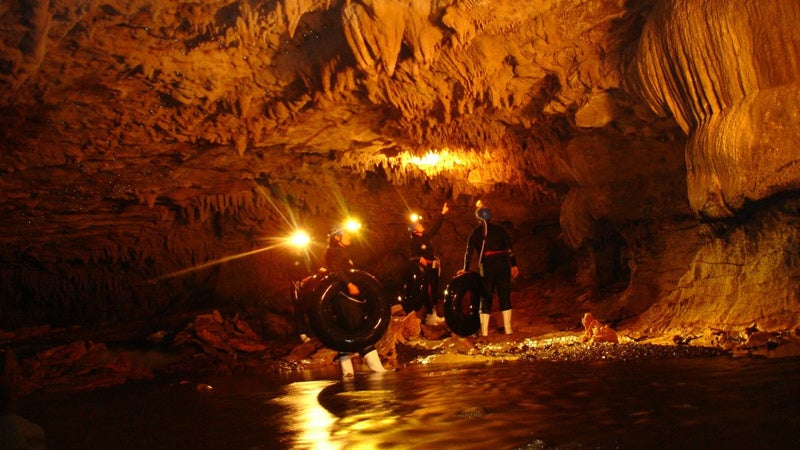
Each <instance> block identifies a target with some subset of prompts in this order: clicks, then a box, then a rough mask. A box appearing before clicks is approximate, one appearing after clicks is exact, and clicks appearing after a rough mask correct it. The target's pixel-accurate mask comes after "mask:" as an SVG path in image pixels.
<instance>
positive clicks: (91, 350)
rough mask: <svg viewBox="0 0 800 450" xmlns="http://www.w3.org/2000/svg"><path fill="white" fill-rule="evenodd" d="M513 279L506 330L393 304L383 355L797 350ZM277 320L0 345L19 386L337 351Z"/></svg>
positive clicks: (482, 358) (798, 350)
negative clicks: (616, 313)
mask: <svg viewBox="0 0 800 450" xmlns="http://www.w3.org/2000/svg"><path fill="white" fill-rule="evenodd" d="M515 284H516V286H515V287H514V292H513V294H512V305H513V328H514V332H513V333H512V334H510V335H506V334H505V333H504V332H503V329H502V325H501V318H500V314H499V313H498V312H495V313H493V314H492V325H491V327H490V332H489V336H485V337H480V336H466V337H462V336H458V335H455V334H453V333H451V332H450V330H449V329H448V327H447V326H446V325H444V324H442V325H436V326H427V325H425V324H424V322H423V321H422V320H421V314H419V313H413V312H412V313H409V314H406V313H404V312H403V310H402V308H401V307H400V305H395V306H394V307H393V315H392V322H391V324H390V327H389V330H388V331H387V333H386V335H385V336H384V338H383V339H381V341H380V342H378V344H377V345H376V347H377V348H378V351H379V353H380V354H381V357H382V360H383V361H384V365H385V366H386V367H387V368H393V369H402V367H405V366H409V365H414V364H436V363H442V364H448V363H451V364H465V363H481V362H487V363H488V362H493V361H509V360H525V361H536V360H546V361H587V360H622V361H632V360H640V359H654V358H696V357H787V356H797V355H800V336H798V332H797V331H796V330H795V331H792V332H783V333H775V332H761V331H758V330H756V329H755V328H753V329H748V330H745V332H744V333H743V334H742V335H733V334H730V333H722V332H718V331H713V330H709V331H708V332H706V333H701V334H699V335H687V336H684V335H676V334H672V333H670V334H661V335H648V334H647V333H645V332H643V331H642V330H633V329H628V328H625V325H624V323H622V322H620V323H610V324H609V323H602V322H600V321H593V320H592V314H598V311H602V298H603V297H604V296H609V295H615V294H618V293H619V292H618V291H617V292H614V290H613V289H611V290H608V292H594V293H593V294H592V295H589V294H588V293H586V292H584V291H585V290H584V291H582V290H581V289H579V288H578V287H576V285H575V283H574V281H573V280H570V277H564V276H558V275H553V276H550V277H547V278H542V279H536V280H527V281H517V282H515ZM598 299H600V300H598ZM495 306H496V305H495ZM587 313H589V315H587ZM265 314H266V316H265ZM265 317H266V318H265ZM587 318H588V320H587ZM281 321H283V322H282V323H283V325H284V326H283V329H284V330H287V326H288V325H287V324H288V323H289V322H288V321H287V320H286V319H281V318H280V317H278V316H276V315H274V314H269V313H264V312H263V311H247V312H241V311H239V312H236V311H232V312H220V311H219V310H212V311H201V312H195V313H190V314H189V313H187V314H183V315H180V316H176V317H170V318H168V319H164V320H160V321H159V323H158V324H157V325H158V326H159V327H158V329H157V330H156V331H153V327H154V322H153V321H152V320H150V321H143V322H128V323H125V324H114V325H108V326H105V327H101V328H94V329H87V328H81V327H72V328H67V329H54V328H51V327H49V326H41V327H35V328H26V329H22V330H15V331H3V330H0V353H2V354H3V360H4V374H5V376H6V377H7V378H8V379H10V381H11V382H12V385H14V386H15V389H16V390H17V391H18V392H21V393H26V392H28V393H29V392H32V391H36V390H47V391H80V390H89V389H96V388H100V387H106V386H113V385H118V384H123V383H126V382H128V381H133V380H140V379H152V378H154V377H158V376H172V375H176V376H181V375H182V374H195V375H196V374H203V373H208V374H210V373H213V374H217V375H219V374H234V373H268V372H287V371H301V370H306V369H314V368H324V367H326V366H328V365H332V364H335V362H334V358H335V356H336V352H334V351H333V350H330V349H328V348H325V347H324V346H323V345H322V343H321V342H319V341H318V340H317V339H313V338H312V339H311V340H310V341H308V342H305V343H303V342H301V341H300V339H299V338H298V337H296V336H295V335H294V334H292V333H291V332H289V331H286V333H288V334H285V335H284V336H283V337H276V338H262V336H264V335H265V334H264V332H265V330H267V329H270V328H271V329H272V332H274V329H275V328H280V327H279V326H278V325H276V322H277V323H279V324H280V323H281ZM357 362H358V361H357ZM357 370H359V368H358V366H357ZM360 370H366V367H365V366H362V367H361V369H360Z"/></svg>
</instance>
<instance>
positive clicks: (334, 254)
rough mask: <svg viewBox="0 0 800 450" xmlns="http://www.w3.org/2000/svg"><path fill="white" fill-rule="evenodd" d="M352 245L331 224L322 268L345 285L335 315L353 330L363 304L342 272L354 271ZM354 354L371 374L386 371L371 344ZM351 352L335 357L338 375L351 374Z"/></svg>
mask: <svg viewBox="0 0 800 450" xmlns="http://www.w3.org/2000/svg"><path fill="white" fill-rule="evenodd" d="M351 243H352V236H351V232H350V231H349V230H348V229H347V227H346V226H344V225H335V226H334V227H333V228H332V229H331V233H330V234H329V235H328V248H327V250H326V251H325V268H326V269H327V270H328V271H331V272H335V273H337V274H338V276H339V277H340V278H341V281H342V282H343V283H344V284H345V286H346V289H344V290H343V291H342V292H341V295H339V298H338V303H337V305H336V307H337V315H338V316H339V317H340V320H342V323H343V325H345V326H346V327H348V328H351V329H354V328H356V327H358V325H359V324H360V321H361V320H363V319H362V311H363V303H364V301H365V300H363V299H360V298H359V295H360V294H361V291H360V290H359V288H358V286H357V285H355V284H354V283H352V282H351V281H350V280H348V278H347V272H346V269H349V268H354V267H355V264H354V263H353V260H352V258H351V247H350V244H351ZM345 291H346V292H345ZM358 354H359V355H361V357H362V358H363V359H364V362H366V363H367V367H369V368H370V370H372V371H373V372H386V369H385V368H384V367H383V363H381V359H380V356H379V355H378V351H377V350H376V349H375V347H374V346H373V345H368V346H367V347H365V348H363V349H361V350H359V351H358ZM351 357H352V354H351V353H343V352H340V353H339V354H338V359H339V365H340V367H341V368H342V376H343V377H344V378H350V377H353V376H354V375H355V371H354V370H353V361H352V359H351Z"/></svg>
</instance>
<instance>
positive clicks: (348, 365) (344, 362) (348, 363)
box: [339, 355, 356, 378]
mask: <svg viewBox="0 0 800 450" xmlns="http://www.w3.org/2000/svg"><path fill="white" fill-rule="evenodd" d="M339 366H341V367H342V378H353V377H354V376H355V375H356V372H355V370H353V360H352V359H350V355H345V356H340V357H339Z"/></svg>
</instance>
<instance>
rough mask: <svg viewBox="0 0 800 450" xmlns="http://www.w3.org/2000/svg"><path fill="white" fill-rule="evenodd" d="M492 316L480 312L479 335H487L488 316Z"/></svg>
mask: <svg viewBox="0 0 800 450" xmlns="http://www.w3.org/2000/svg"><path fill="white" fill-rule="evenodd" d="M491 317H492V316H491V315H490V314H481V315H480V318H481V336H488V335H489V318H491Z"/></svg>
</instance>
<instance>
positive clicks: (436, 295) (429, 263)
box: [407, 203, 449, 325]
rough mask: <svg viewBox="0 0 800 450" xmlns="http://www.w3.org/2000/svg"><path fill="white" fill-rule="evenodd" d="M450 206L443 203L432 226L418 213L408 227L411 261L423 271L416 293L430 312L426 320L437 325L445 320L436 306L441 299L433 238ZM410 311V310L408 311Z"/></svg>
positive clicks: (437, 260)
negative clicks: (426, 226) (428, 226)
mask: <svg viewBox="0 0 800 450" xmlns="http://www.w3.org/2000/svg"><path fill="white" fill-rule="evenodd" d="M448 211H449V208H448V207H447V203H445V204H444V205H442V211H441V213H440V214H439V215H438V217H437V218H436V221H435V222H434V223H433V225H432V226H431V227H430V228H425V226H424V225H423V223H422V219H421V218H420V217H419V216H417V215H412V218H411V224H410V225H409V227H408V231H409V234H410V236H411V253H410V255H409V263H410V264H412V265H418V268H417V269H418V270H417V272H421V273H422V277H421V280H420V282H419V283H418V286H417V287H418V288H419V289H415V294H419V295H420V296H421V297H422V298H421V300H422V304H423V305H424V306H425V309H426V311H427V313H428V315H427V317H426V319H425V321H426V323H427V324H428V325H437V324H439V323H442V322H444V318H442V317H439V315H438V314H437V312H436V306H437V304H438V302H439V300H440V299H441V293H440V292H439V271H440V266H439V258H437V257H436V254H435V253H434V251H433V245H432V244H431V239H432V238H433V237H434V236H435V235H436V233H438V232H439V229H440V228H441V227H442V223H443V222H444V215H445V214H447V212H448ZM414 216H416V217H414ZM418 307H419V303H416V304H415V305H414V306H413V309H416V308H418ZM407 312H410V311H407Z"/></svg>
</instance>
